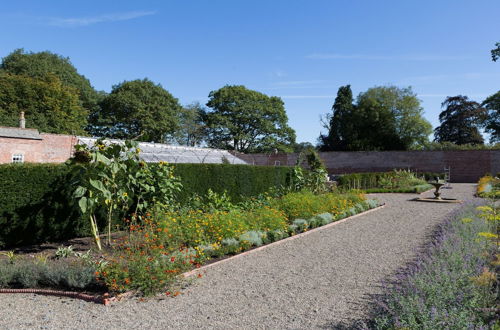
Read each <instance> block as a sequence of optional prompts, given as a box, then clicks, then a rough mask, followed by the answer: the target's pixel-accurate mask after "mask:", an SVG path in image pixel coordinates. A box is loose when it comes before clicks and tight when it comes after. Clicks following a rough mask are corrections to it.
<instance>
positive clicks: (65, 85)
mask: <svg viewBox="0 0 500 330" xmlns="http://www.w3.org/2000/svg"><path fill="white" fill-rule="evenodd" d="M20 111H24V112H25V114H26V116H27V118H28V120H27V123H26V125H27V127H32V128H37V129H39V130H40V131H43V132H47V133H60V134H80V135H93V136H99V137H109V138H118V139H135V140H138V141H148V142H149V141H151V142H164V143H177V144H181V145H186V146H197V145H207V146H209V147H216V148H224V149H230V150H237V151H241V152H271V151H275V150H278V151H283V152H291V151H293V150H294V147H295V145H296V143H295V131H294V130H293V129H292V128H290V127H289V126H288V117H287V115H286V112H285V107H284V103H283V101H282V100H281V99H280V98H279V97H276V96H267V95H265V94H263V93H260V92H257V91H253V90H249V89H247V88H246V87H244V86H224V87H222V88H220V89H218V90H216V91H212V92H210V94H209V101H208V103H207V105H206V107H205V106H203V105H201V104H199V103H193V104H189V105H186V106H182V105H181V104H180V103H179V100H178V99H177V98H175V97H174V96H173V95H172V94H171V93H169V92H168V91H167V90H165V89H164V88H163V86H161V85H160V84H156V83H154V82H152V81H151V80H149V79H137V80H132V81H124V82H121V83H119V84H116V85H114V86H113V87H112V90H111V92H110V93H105V92H103V91H97V90H95V89H94V88H93V87H92V85H91V84H90V81H89V80H88V79H87V78H85V77H84V76H83V75H82V74H80V73H78V71H77V70H76V68H75V67H74V66H73V64H72V63H71V62H70V60H69V58H66V57H63V56H60V55H58V54H54V53H51V52H49V51H44V52H38V53H33V52H25V51H24V50H23V49H17V50H15V51H13V52H12V53H11V54H9V55H8V56H6V57H5V58H3V60H2V62H1V64H0V125H3V126H17V124H18V118H19V113H20Z"/></svg>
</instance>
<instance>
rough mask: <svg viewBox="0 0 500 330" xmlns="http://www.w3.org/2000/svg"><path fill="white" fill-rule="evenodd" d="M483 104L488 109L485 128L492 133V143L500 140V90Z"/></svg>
mask: <svg viewBox="0 0 500 330" xmlns="http://www.w3.org/2000/svg"><path fill="white" fill-rule="evenodd" d="M481 105H482V106H483V107H484V108H485V109H486V110H487V111H488V115H487V118H486V120H485V122H484V128H485V131H486V132H488V133H489V134H490V143H495V142H500V91H498V92H496V93H495V94H493V95H491V96H489V97H488V98H486V100H484V101H483V103H482V104H481Z"/></svg>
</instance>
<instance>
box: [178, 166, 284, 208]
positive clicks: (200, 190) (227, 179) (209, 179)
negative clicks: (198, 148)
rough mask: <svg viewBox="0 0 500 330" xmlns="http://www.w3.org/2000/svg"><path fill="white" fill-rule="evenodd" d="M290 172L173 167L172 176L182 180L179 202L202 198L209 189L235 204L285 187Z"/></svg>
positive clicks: (280, 168)
mask: <svg viewBox="0 0 500 330" xmlns="http://www.w3.org/2000/svg"><path fill="white" fill-rule="evenodd" d="M291 171H292V168H291V167H286V166H253V165H230V164H175V170H174V173H175V175H176V176H178V177H179V178H180V179H181V182H182V192H181V194H180V196H179V199H180V201H185V200H186V199H188V198H189V197H191V196H192V195H193V194H198V195H205V194H206V192H207V191H208V189H212V191H214V192H217V193H223V192H224V191H227V194H228V195H229V196H230V197H231V199H232V200H233V201H234V202H239V201H241V200H242V199H244V198H245V197H252V196H257V195H259V194H261V193H264V192H267V191H269V190H270V189H271V188H278V187H280V186H285V185H286V184H287V182H288V180H289V176H290V174H291Z"/></svg>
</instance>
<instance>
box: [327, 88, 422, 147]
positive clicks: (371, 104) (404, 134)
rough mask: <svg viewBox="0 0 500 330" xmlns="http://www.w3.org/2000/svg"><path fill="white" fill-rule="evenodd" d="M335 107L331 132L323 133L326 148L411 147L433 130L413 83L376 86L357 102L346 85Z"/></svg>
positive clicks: (363, 94)
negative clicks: (414, 90) (407, 85)
mask: <svg viewBox="0 0 500 330" xmlns="http://www.w3.org/2000/svg"><path fill="white" fill-rule="evenodd" d="M332 109H333V114H332V115H330V116H329V119H330V120H329V124H328V125H326V126H327V128H328V130H329V131H328V135H321V136H320V149H321V150H324V151H328V150H343V151H359V150H408V149H410V148H412V147H413V146H414V145H418V144H423V143H425V142H427V141H428V136H429V135H430V134H431V133H432V126H431V124H430V123H429V122H428V121H427V120H425V119H424V118H423V109H422V107H421V105H420V101H419V99H418V98H417V96H416V94H415V93H414V92H413V91H412V89H411V88H410V87H408V88H398V87H396V86H379V87H373V88H370V89H368V90H367V91H366V92H364V93H360V94H359V95H358V97H357V99H356V103H355V104H353V99H352V92H351V88H350V86H349V85H347V86H342V87H340V88H339V90H338V93H337V97H336V99H335V103H334V104H333V107H332Z"/></svg>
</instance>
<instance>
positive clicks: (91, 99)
mask: <svg viewBox="0 0 500 330" xmlns="http://www.w3.org/2000/svg"><path fill="white" fill-rule="evenodd" d="M0 71H3V72H5V73H10V74H13V75H22V76H28V77H31V78H39V79H45V77H46V76H47V74H53V75H55V76H56V77H57V78H59V80H60V81H61V83H62V84H63V85H65V86H68V87H72V88H74V89H76V90H77V92H78V96H79V99H80V101H81V103H82V106H83V107H84V108H86V109H87V110H88V111H93V110H94V109H95V107H96V105H97V103H98V101H99V98H100V94H99V93H98V92H96V90H95V89H94V88H93V87H92V85H91V84H90V81H89V80H88V79H87V78H85V76H83V75H81V74H79V73H78V71H77V70H76V68H75V67H74V66H73V64H72V63H71V62H70V60H69V58H67V57H63V56H61V55H58V54H54V53H51V52H49V51H44V52H38V53H34V52H25V51H24V49H16V50H14V51H13V52H12V53H10V54H9V55H7V56H6V57H4V58H3V60H2V63H1V64H0Z"/></svg>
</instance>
